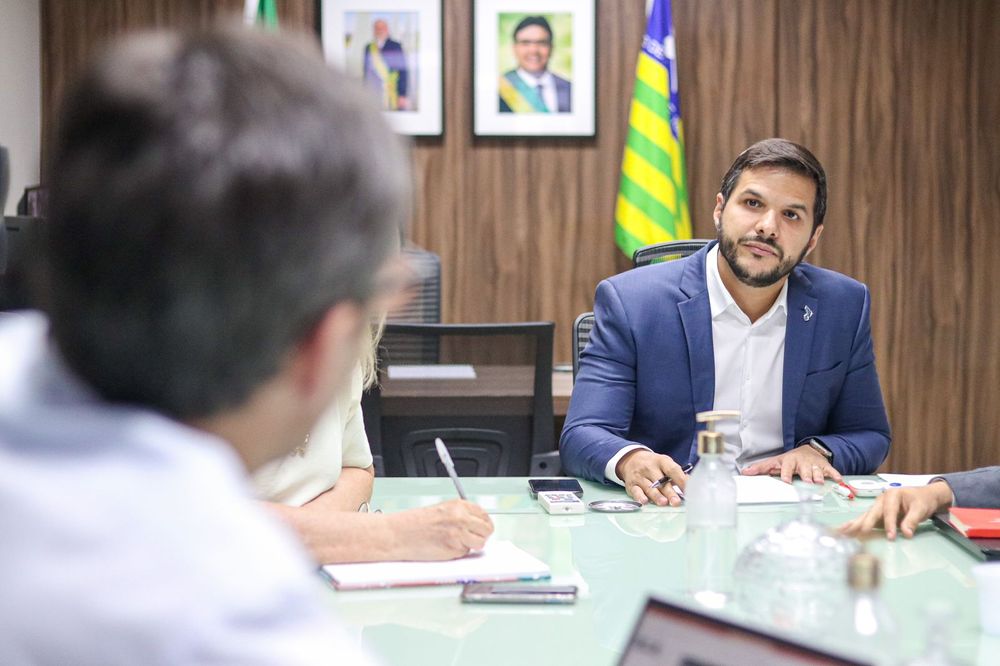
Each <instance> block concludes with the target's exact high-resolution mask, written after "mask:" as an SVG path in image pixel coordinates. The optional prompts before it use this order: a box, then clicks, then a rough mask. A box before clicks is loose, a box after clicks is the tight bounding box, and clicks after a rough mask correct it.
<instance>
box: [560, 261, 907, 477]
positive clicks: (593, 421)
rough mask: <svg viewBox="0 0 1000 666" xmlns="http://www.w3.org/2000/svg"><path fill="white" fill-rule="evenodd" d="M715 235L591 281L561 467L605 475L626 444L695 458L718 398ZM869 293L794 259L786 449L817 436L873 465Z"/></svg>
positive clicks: (837, 456) (878, 454) (842, 466)
mask: <svg viewBox="0 0 1000 666" xmlns="http://www.w3.org/2000/svg"><path fill="white" fill-rule="evenodd" d="M713 245H715V243H710V244H709V245H708V246H707V247H705V248H703V249H702V250H700V251H699V252H697V253H696V254H693V255H691V256H690V257H687V258H685V259H679V260H675V261H670V262H666V263H662V264H655V265H653V266H649V267H645V268H638V269H635V270H631V271H627V272H625V273H622V274H620V275H616V276H614V277H612V278H609V279H607V280H604V281H603V282H601V284H600V285H598V287H597V295H596V297H595V302H594V314H595V316H596V321H595V325H594V330H593V331H592V332H591V336H590V343H589V344H588V345H587V347H586V349H584V351H583V353H582V354H581V355H580V370H579V374H578V375H577V379H576V383H575V385H574V387H573V397H572V400H571V402H570V406H569V413H568V414H567V416H566V425H565V427H564V428H563V432H562V438H561V440H560V445H559V448H560V451H561V457H562V465H563V468H564V469H565V470H566V471H567V472H568V473H570V474H573V475H574V476H579V477H583V478H588V479H593V480H595V481H602V480H604V467H605V466H606V465H607V463H608V461H609V460H610V459H611V458H612V457H613V456H614V455H615V453H617V452H618V451H619V450H620V449H621V448H622V447H623V446H626V445H628V444H633V443H636V444H643V445H645V446H648V447H649V448H651V449H652V450H654V451H656V452H658V453H664V454H667V455H669V456H670V457H671V458H673V459H674V460H676V461H677V462H678V463H680V464H681V465H684V464H685V463H688V462H694V461H695V460H696V459H697V449H696V437H695V432H696V428H695V426H696V422H695V414H696V413H697V412H702V411H706V410H710V409H712V407H713V402H714V400H715V355H714V351H713V346H712V315H711V308H710V306H709V300H708V287H707V283H706V280H705V255H706V254H707V253H708V250H709V249H710V248H711V247H712V246H713ZM869 302H870V301H869V294H868V288H867V287H866V286H865V285H863V284H861V283H860V282H857V281H856V280H852V279H851V278H849V277H847V276H844V275H841V274H839V273H835V272H833V271H829V270H825V269H822V268H817V267H815V266H811V265H809V264H800V265H799V266H798V267H796V268H795V270H794V271H792V273H791V275H789V278H788V323H787V326H786V331H785V363H784V379H783V382H782V395H780V396H777V395H776V396H774V399H775V400H781V401H782V432H783V434H784V448H785V449H786V450H788V449H791V448H793V447H795V446H796V445H797V444H799V443H801V442H802V441H804V440H806V439H808V438H810V437H817V438H819V439H821V440H822V441H823V443H824V444H825V445H826V446H827V447H829V448H830V449H831V450H832V451H833V453H834V460H833V462H834V466H835V467H836V468H837V469H838V470H840V472H841V473H844V474H868V473H871V472H873V471H875V469H876V468H877V467H878V466H879V464H881V463H882V461H883V460H884V459H885V456H886V455H887V454H888V452H889V442H890V437H889V422H888V419H887V418H886V414H885V405H884V404H883V402H882V391H881V388H880V386H879V382H878V374H877V372H876V370H875V355H874V352H873V350H872V340H871V322H870V319H869ZM806 307H808V308H809V310H811V311H812V313H813V314H812V316H811V317H810V318H809V320H808V321H807V320H806V319H805V318H804V316H803V315H804V314H805V313H806V310H805V308H806Z"/></svg>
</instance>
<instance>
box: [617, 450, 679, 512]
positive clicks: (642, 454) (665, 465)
mask: <svg viewBox="0 0 1000 666" xmlns="http://www.w3.org/2000/svg"><path fill="white" fill-rule="evenodd" d="M615 474H617V475H618V478H619V479H621V480H622V481H624V482H625V491H626V492H627V493H628V494H629V496H631V497H632V499H634V500H635V501H637V502H639V503H640V504H646V503H647V502H653V503H654V504H656V505H657V506H667V505H668V504H669V505H670V506H680V504H681V498H680V497H679V496H678V495H677V493H676V492H675V491H674V486H675V485H676V486H677V487H679V488H680V489H681V490H683V489H684V484H685V483H687V475H686V474H684V471H683V470H682V469H681V466H680V465H678V464H677V463H675V462H674V461H673V459H672V458H671V457H670V456H664V455H661V454H659V453H653V452H652V451H649V450H647V449H635V450H634V451H629V452H628V453H626V454H625V455H624V456H622V459H621V460H619V461H618V465H617V466H616V467H615ZM665 476H669V477H670V480H669V481H667V482H665V483H664V484H663V485H661V486H660V487H659V488H653V487H652V486H653V484H654V483H656V482H657V481H659V480H660V479H662V478H663V477H665Z"/></svg>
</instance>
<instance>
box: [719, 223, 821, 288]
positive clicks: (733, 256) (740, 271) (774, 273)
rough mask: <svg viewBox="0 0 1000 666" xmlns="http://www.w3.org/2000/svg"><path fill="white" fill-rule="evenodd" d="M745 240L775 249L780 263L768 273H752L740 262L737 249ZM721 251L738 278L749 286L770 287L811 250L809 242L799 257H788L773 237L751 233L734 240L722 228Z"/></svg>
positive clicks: (790, 270)
mask: <svg viewBox="0 0 1000 666" xmlns="http://www.w3.org/2000/svg"><path fill="white" fill-rule="evenodd" d="M744 241H753V242H754V243H760V244H761V245H767V246H768V247H770V248H771V249H773V250H774V251H775V253H776V254H777V256H778V265H777V266H775V267H774V269H773V270H771V271H768V272H767V273H764V274H759V275H752V274H751V273H750V272H749V271H747V270H746V269H745V268H743V266H741V265H740V263H739V262H738V259H739V257H738V255H737V253H736V251H737V249H738V247H739V245H740V243H742V242H744ZM719 251H720V252H721V253H722V256H723V257H725V258H726V263H728V264H729V268H730V270H732V271H733V275H735V276H736V279H737V280H739V281H740V282H742V283H743V284H745V285H747V286H748V287H770V286H771V285H772V284H774V283H776V282H778V280H780V279H781V278H783V277H785V276H786V275H788V274H789V273H791V272H792V270H793V269H794V268H795V267H796V266H798V265H799V264H800V263H802V260H803V259H805V258H806V254H808V252H809V244H808V243H807V244H806V246H805V248H803V249H802V253H801V254H800V255H799V256H798V258H797V259H786V258H785V252H784V250H782V249H781V248H780V247H778V244H777V243H775V242H774V240H773V239H771V238H765V237H763V236H756V235H749V236H744V237H743V238H742V239H741V240H740V241H734V240H733V239H731V238H729V237H728V236H727V235H726V234H725V233H724V232H723V231H722V230H721V229H720V230H719Z"/></svg>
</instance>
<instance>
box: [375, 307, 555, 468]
mask: <svg viewBox="0 0 1000 666" xmlns="http://www.w3.org/2000/svg"><path fill="white" fill-rule="evenodd" d="M554 328H555V325H554V324H553V323H552V322H526V323H511V324H398V323H391V324H387V325H386V334H387V335H386V336H385V337H384V338H383V344H382V345H380V349H379V359H380V363H379V365H380V367H381V369H382V370H381V372H382V376H383V380H382V382H381V384H380V386H378V387H376V389H374V390H372V391H370V392H369V393H368V394H367V395H366V396H365V401H364V402H363V409H364V410H365V416H366V418H365V423H366V428H367V429H368V440H369V443H370V444H371V448H372V455H373V456H378V457H379V458H380V459H381V461H382V470H381V471H382V473H383V475H385V476H444V475H445V474H446V472H445V470H444V467H443V466H442V465H441V464H440V462H439V461H438V457H437V452H436V451H435V448H434V439H435V438H436V437H440V438H441V439H442V440H444V442H445V444H447V446H448V449H449V451H450V453H451V456H452V459H453V460H454V461H455V466H456V468H457V470H458V473H459V474H461V475H465V476H525V475H528V474H531V475H544V476H553V475H558V474H559V470H560V466H559V453H558V451H556V450H555V441H554V436H553V430H554V422H553V416H552V334H553V330H554ZM389 334H391V335H389ZM414 337H416V338H426V339H431V340H433V341H434V343H435V345H437V346H438V348H439V349H440V352H441V353H440V361H441V362H442V363H443V364H448V365H446V366H442V365H440V364H438V365H437V367H436V368H434V367H433V365H432V366H431V368H430V370H434V369H437V370H441V369H448V368H455V367H457V366H456V365H454V364H462V367H463V369H464V366H467V365H471V366H472V369H473V371H474V372H475V375H476V376H475V379H461V378H443V379H434V378H428V377H426V376H423V377H418V378H416V379H399V378H398V377H397V378H393V376H394V372H396V371H397V368H402V369H406V366H411V367H410V368H409V369H410V370H414V369H415V368H413V367H412V366H414V365H417V366H420V367H418V368H416V370H417V372H418V374H419V373H420V372H425V373H426V372H428V368H427V364H414V363H412V361H410V360H409V359H406V358H402V359H401V358H400V357H399V356H397V355H396V351H395V350H394V349H393V347H392V345H393V344H394V341H395V342H398V341H404V342H405V341H406V338H414ZM407 348H408V347H404V349H407ZM513 358H516V359H517V360H516V361H514V360H512V359H513ZM526 359H527V360H530V363H527V362H525V360H526ZM369 419H371V420H372V421H374V423H373V425H372V426H371V427H368V423H369ZM376 472H378V470H376Z"/></svg>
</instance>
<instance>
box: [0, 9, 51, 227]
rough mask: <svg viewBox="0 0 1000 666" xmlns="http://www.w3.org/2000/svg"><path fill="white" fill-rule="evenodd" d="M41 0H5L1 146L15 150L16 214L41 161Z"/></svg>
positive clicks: (0, 31) (10, 208)
mask: <svg viewBox="0 0 1000 666" xmlns="http://www.w3.org/2000/svg"><path fill="white" fill-rule="evenodd" d="M39 2H40V0H0V145H3V146H6V147H7V150H8V151H9V152H10V191H9V193H8V195H7V206H6V213H7V214H8V215H13V214H14V210H15V209H16V208H17V200H18V199H20V198H21V193H22V192H24V188H25V187H27V186H28V185H37V184H38V181H39V168H40V164H41V123H42V82H41V79H42V64H41V60H42V59H41V24H40V20H39Z"/></svg>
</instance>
